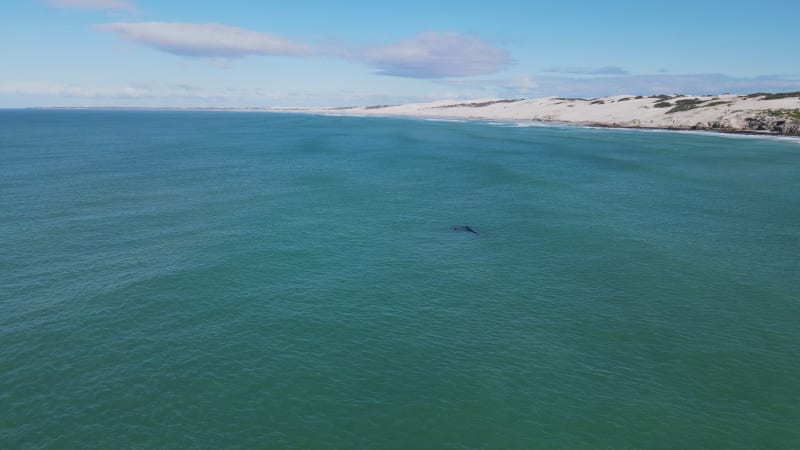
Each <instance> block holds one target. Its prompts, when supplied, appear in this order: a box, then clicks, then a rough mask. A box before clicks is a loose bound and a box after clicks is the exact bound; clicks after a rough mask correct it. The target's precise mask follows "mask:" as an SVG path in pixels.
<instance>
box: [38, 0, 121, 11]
mask: <svg viewBox="0 0 800 450" xmlns="http://www.w3.org/2000/svg"><path fill="white" fill-rule="evenodd" d="M50 6H55V7H56V8H64V9H93V10H100V11H136V7H135V6H134V5H133V3H131V2H129V1H127V0H50Z"/></svg>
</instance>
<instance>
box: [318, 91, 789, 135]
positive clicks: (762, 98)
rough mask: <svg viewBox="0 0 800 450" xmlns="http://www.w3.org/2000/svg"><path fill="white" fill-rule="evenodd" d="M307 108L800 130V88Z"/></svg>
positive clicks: (732, 129) (646, 125) (688, 127)
mask: <svg viewBox="0 0 800 450" xmlns="http://www.w3.org/2000/svg"><path fill="white" fill-rule="evenodd" d="M308 111H315V112H327V113H337V114H357V115H384V116H422V117H439V118H459V119H489V120H515V121H542V122H566V123H574V124H582V125H594V126H607V127H626V128H661V129H685V130H716V131H725V132H747V133H763V134H779V135H800V92H793V93H786V94H750V95H734V94H724V95H714V96H710V95H709V96H687V95H661V96H633V95H616V96H612V97H602V98H593V99H566V98H559V97H546V98H538V99H521V100H507V99H496V98H490V99H479V100H469V101H463V100H461V101H436V102H431V103H412V104H406V105H391V106H359V107H348V108H323V109H313V110H308Z"/></svg>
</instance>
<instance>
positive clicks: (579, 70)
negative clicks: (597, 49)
mask: <svg viewBox="0 0 800 450" xmlns="http://www.w3.org/2000/svg"><path fill="white" fill-rule="evenodd" d="M545 72H552V73H564V74H573V75H628V74H629V73H630V72H628V71H627V70H625V69H623V68H622V67H617V66H603V67H594V68H586V67H553V68H550V69H548V70H545Z"/></svg>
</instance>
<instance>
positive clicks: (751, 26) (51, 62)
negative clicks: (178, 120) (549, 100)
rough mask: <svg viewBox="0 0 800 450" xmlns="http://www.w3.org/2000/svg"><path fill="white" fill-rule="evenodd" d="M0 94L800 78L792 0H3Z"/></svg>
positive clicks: (697, 84)
mask: <svg viewBox="0 0 800 450" xmlns="http://www.w3.org/2000/svg"><path fill="white" fill-rule="evenodd" d="M2 9H3V13H2V14H0V38H2V39H0V55H2V61H3V62H2V66H0V67H2V69H0V107H25V106H155V107H159V106H313V105H333V106H335V105H356V104H387V103H392V104H394V103H404V102H410V101H428V100H434V99H449V98H485V97H507V98H511V97H513V98H521V97H542V96H549V95H556V96H568V97H576V96H580V97H596V96H603V95H614V94H623V93H624V94H661V93H686V94H708V93H713V94H716V93H725V92H734V93H746V92H755V91H772V92H777V91H788V90H795V91H800V55H799V54H798V50H797V43H798V42H800V26H798V25H797V17H800V2H798V1H796V0H776V1H773V2H770V3H769V4H765V6H764V7H761V6H758V5H755V4H753V3H752V2H749V1H748V2H744V1H717V0H708V1H700V0H693V1H684V0H671V1H669V2H667V1H663V2H661V1H660V2H644V1H601V0H595V1H579V0H561V1H559V2H535V1H533V0H528V1H516V0H494V1H491V2H487V1H471V0H460V1H451V0H428V1H417V0H405V1H381V2H378V1H360V0H356V1H347V0H339V1H330V0H328V1H317V0H305V1H301V0H298V1H296V2H288V1H285V0H281V1H260V2H254V1H244V0H226V1H203V0H194V1H182V0H174V1H164V0H158V1H157V0H5V1H4V2H3V6H2Z"/></svg>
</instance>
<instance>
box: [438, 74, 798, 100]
mask: <svg viewBox="0 0 800 450" xmlns="http://www.w3.org/2000/svg"><path fill="white" fill-rule="evenodd" d="M443 83H445V84H447V85H450V86H454V87H458V88H460V89H463V90H472V91H473V92H476V91H480V92H483V93H484V94H483V95H486V93H491V95H494V96H499V97H509V98H511V97H513V98H516V97H520V96H525V97H545V96H561V97H603V96H607V95H619V94H633V95H654V94H687V95H703V94H723V93H734V94H748V93H753V92H788V91H798V90H800V79H798V78H796V77H781V76H764V77H750V78H738V77H731V76H728V75H721V74H687V75H672V74H657V75H629V76H603V77H590V78H587V77H564V76H552V75H539V76H533V75H529V76H523V77H516V78H497V79H480V80H474V79H472V80H445V81H443Z"/></svg>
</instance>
